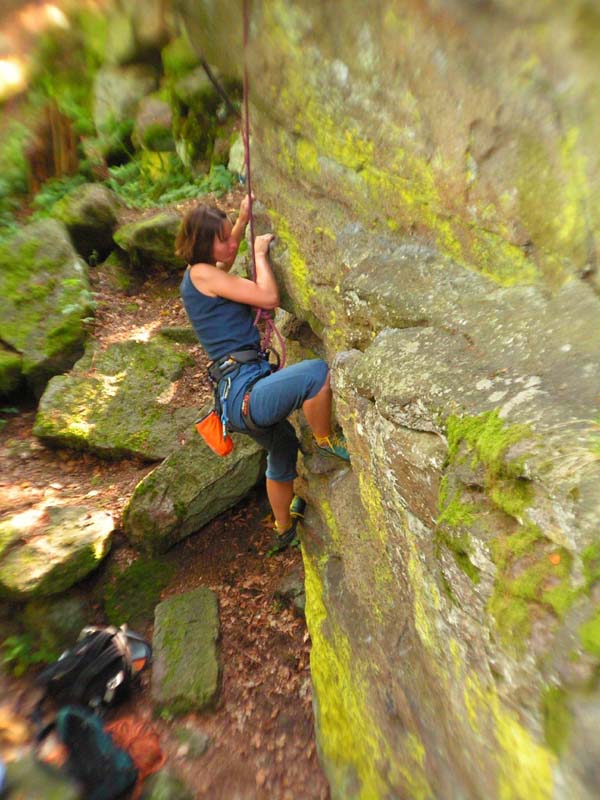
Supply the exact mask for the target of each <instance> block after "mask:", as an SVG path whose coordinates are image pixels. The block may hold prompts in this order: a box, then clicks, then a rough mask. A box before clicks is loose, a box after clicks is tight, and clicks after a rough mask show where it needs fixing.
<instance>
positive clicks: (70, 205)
mask: <svg viewBox="0 0 600 800" xmlns="http://www.w3.org/2000/svg"><path fill="white" fill-rule="evenodd" d="M120 206H121V203H120V201H119V199H118V198H117V196H116V195H115V194H114V192H111V191H110V189H107V188H106V186H101V185H99V184H95V183H85V184H83V186H78V187H77V189H75V190H74V191H73V192H71V193H70V194H68V195H67V196H66V197H64V198H63V199H62V200H61V201H59V202H58V203H56V204H55V206H54V207H53V209H52V215H53V217H55V218H56V219H58V220H59V221H60V222H63V223H64V224H65V225H66V226H67V229H68V231H69V234H70V236H71V239H72V240H73V243H74V245H75V247H76V248H77V252H78V253H81V255H82V256H83V257H84V258H86V259H89V258H90V256H91V255H92V254H93V253H94V252H95V253H96V258H97V259H103V258H106V256H107V255H108V254H109V253H110V251H111V250H112V249H113V247H114V245H113V240H112V232H113V230H114V228H115V227H116V224H117V212H118V211H119V208H120Z"/></svg>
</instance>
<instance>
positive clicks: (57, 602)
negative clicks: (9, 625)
mask: <svg viewBox="0 0 600 800" xmlns="http://www.w3.org/2000/svg"><path fill="white" fill-rule="evenodd" d="M90 611H91V609H90V607H89V604H88V603H87V602H86V601H85V600H83V599H81V598H79V597H75V596H58V597H57V596H55V595H53V596H52V597H47V598H41V599H36V600H30V601H29V602H28V603H26V605H25V607H24V609H23V614H22V616H21V623H22V625H23V628H24V630H25V634H26V635H28V636H30V637H31V639H32V640H33V641H34V642H35V643H36V645H37V648H38V650H40V651H43V652H44V653H45V654H54V658H58V657H59V656H60V654H61V653H63V652H64V651H65V650H66V649H67V648H68V647H72V646H73V643H74V642H76V641H77V637H78V636H79V633H80V632H81V630H82V628H84V627H85V626H86V625H87V624H89V620H90Z"/></svg>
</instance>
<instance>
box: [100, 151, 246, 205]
mask: <svg viewBox="0 0 600 800" xmlns="http://www.w3.org/2000/svg"><path fill="white" fill-rule="evenodd" d="M164 159H165V160H166V161H167V163H166V164H165V165H164V169H163V172H162V174H159V175H156V174H153V172H152V170H150V169H148V168H145V167H144V165H143V164H142V163H141V161H140V159H137V158H135V159H133V160H132V161H129V162H128V163H127V164H123V165H122V166H118V167H110V168H109V173H110V178H109V179H108V180H107V181H106V185H107V186H108V188H109V189H112V190H113V192H115V193H116V194H117V195H119V197H121V199H122V200H123V201H124V202H125V203H126V204H127V205H128V206H130V207H132V208H148V207H151V206H160V205H169V204H171V203H176V202H178V201H180V200H188V199H191V198H196V197H198V196H199V195H202V194H210V193H213V194H223V193H224V192H227V191H229V190H230V189H231V188H232V187H233V185H234V182H235V176H234V175H233V174H232V173H231V172H229V170H228V169H227V168H226V167H224V166H221V165H217V166H213V167H212V168H211V170H210V172H209V173H208V175H203V176H198V177H193V176H192V175H191V174H190V172H189V170H187V169H185V167H183V165H182V164H181V162H179V161H178V159H177V156H176V155H174V154H171V153H169V154H168V155H165V156H164Z"/></svg>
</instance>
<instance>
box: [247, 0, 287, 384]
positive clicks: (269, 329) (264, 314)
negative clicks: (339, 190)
mask: <svg viewBox="0 0 600 800" xmlns="http://www.w3.org/2000/svg"><path fill="white" fill-rule="evenodd" d="M249 40H250V0H244V127H243V131H242V138H243V140H244V163H245V167H246V187H247V189H248V221H249V223H250V258H251V261H252V280H253V281H256V254H255V251H254V214H253V212H252V173H251V170H250V111H249V101H248V95H249V88H248V86H249V82H248V57H247V54H248V44H249ZM261 319H264V320H265V335H264V338H263V342H262V349H263V350H267V349H268V348H269V346H270V344H271V338H272V335H273V334H275V336H276V337H277V340H278V342H279V346H280V348H281V359H280V363H279V369H282V368H283V367H284V366H285V357H286V351H285V342H284V340H283V336H282V335H281V334H280V333H279V331H278V330H277V326H276V325H275V323H274V322H273V319H272V313H271V312H270V311H266V310H265V309H264V308H259V309H258V310H257V313H256V318H255V320H254V324H255V325H258V323H259V322H260V320H261Z"/></svg>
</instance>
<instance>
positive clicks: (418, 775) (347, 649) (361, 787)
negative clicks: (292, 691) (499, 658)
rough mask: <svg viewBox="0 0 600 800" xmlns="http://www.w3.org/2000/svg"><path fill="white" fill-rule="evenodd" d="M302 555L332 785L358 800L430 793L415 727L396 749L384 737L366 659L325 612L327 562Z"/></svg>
mask: <svg viewBox="0 0 600 800" xmlns="http://www.w3.org/2000/svg"><path fill="white" fill-rule="evenodd" d="M303 556H304V571H305V588H306V621H307V625H308V629H309V631H310V635H311V640H312V649H311V657H310V660H311V674H312V680H313V686H314V689H315V695H316V699H317V704H316V721H317V726H318V730H319V733H320V736H319V742H320V747H321V750H322V754H323V758H324V763H325V768H326V771H327V775H328V778H329V780H330V783H331V785H332V787H333V788H334V790H335V792H336V794H337V795H338V796H340V797H353V798H356V799H357V800H373V799H374V798H378V797H384V796H386V794H387V793H389V790H390V789H394V790H398V789H399V790H401V791H402V792H403V796H409V797H412V798H415V800H428V799H429V798H432V797H433V793H432V791H431V789H430V787H429V783H428V781H427V777H426V765H425V748H424V747H423V744H422V742H421V741H420V739H419V738H418V736H417V734H416V733H414V732H408V733H407V734H406V735H405V736H404V737H403V741H402V743H401V744H400V746H399V747H398V748H392V746H391V745H390V743H389V742H388V741H387V740H386V739H385V738H384V734H383V732H382V730H381V728H380V726H379V725H378V723H377V720H376V719H375V718H374V716H373V713H372V711H371V709H370V708H369V702H368V695H369V691H370V687H371V685H372V676H369V669H370V665H369V662H366V663H363V662H362V661H361V660H360V658H358V657H357V654H356V653H354V652H353V651H352V649H351V646H350V642H349V640H348V637H347V636H346V634H345V633H344V632H343V631H342V629H341V628H340V627H339V626H337V625H335V623H334V621H333V620H332V615H331V614H330V613H328V609H327V605H326V601H325V598H324V587H323V584H322V582H321V579H320V577H319V571H322V570H323V569H324V567H325V564H320V565H319V566H317V564H315V563H313V561H312V560H311V558H310V557H308V556H307V554H306V552H304V551H303Z"/></svg>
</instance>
